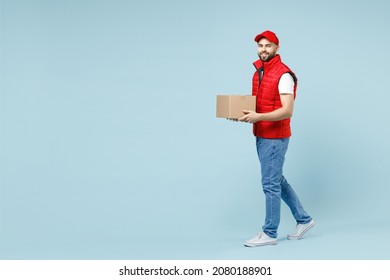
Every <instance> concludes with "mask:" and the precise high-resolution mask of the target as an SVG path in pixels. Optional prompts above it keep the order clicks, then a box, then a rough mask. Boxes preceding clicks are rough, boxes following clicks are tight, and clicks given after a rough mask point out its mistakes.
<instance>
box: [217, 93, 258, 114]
mask: <svg viewBox="0 0 390 280" xmlns="http://www.w3.org/2000/svg"><path fill="white" fill-rule="evenodd" d="M243 110H252V111H255V110H256V96H252V95H217V118H226V119H238V118H240V117H242V116H243V115H244V113H243V112H242V111H243Z"/></svg>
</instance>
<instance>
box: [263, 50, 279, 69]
mask: <svg viewBox="0 0 390 280" xmlns="http://www.w3.org/2000/svg"><path fill="white" fill-rule="evenodd" d="M281 61H282V60H281V59H280V55H278V54H277V55H275V56H274V57H273V58H272V59H271V60H270V61H265V62H263V67H264V71H267V70H269V69H271V68H272V67H273V66H275V65H277V64H279V63H280V62H281Z"/></svg>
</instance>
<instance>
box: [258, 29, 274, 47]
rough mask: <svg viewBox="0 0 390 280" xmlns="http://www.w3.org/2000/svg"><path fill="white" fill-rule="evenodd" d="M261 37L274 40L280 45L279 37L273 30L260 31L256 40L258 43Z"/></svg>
mask: <svg viewBox="0 0 390 280" xmlns="http://www.w3.org/2000/svg"><path fill="white" fill-rule="evenodd" d="M261 38H266V39H267V40H268V41H270V42H274V43H275V44H276V45H278V46H279V39H278V37H277V36H276V34H275V33H273V32H272V31H269V30H266V31H264V32H263V33H260V34H259V35H257V36H256V37H255V42H256V43H258V42H259V41H260V39H261Z"/></svg>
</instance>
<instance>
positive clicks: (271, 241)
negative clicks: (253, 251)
mask: <svg viewBox="0 0 390 280" xmlns="http://www.w3.org/2000/svg"><path fill="white" fill-rule="evenodd" d="M277 242H278V241H277V239H276V238H272V237H269V236H268V235H267V234H266V233H264V232H260V233H259V234H258V235H256V236H255V237H253V238H252V239H249V240H247V241H245V242H244V245H245V246H247V247H256V246H264V245H276V243H277Z"/></svg>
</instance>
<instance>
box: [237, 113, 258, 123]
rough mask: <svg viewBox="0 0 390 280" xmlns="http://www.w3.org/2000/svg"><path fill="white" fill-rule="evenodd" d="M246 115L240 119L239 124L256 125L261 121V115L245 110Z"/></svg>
mask: <svg viewBox="0 0 390 280" xmlns="http://www.w3.org/2000/svg"><path fill="white" fill-rule="evenodd" d="M242 112H243V113H244V114H245V115H244V116H242V117H241V118H239V119H238V121H239V122H247V123H255V122H258V121H259V120H260V119H261V114H258V113H256V112H254V111H251V110H243V111H242Z"/></svg>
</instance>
